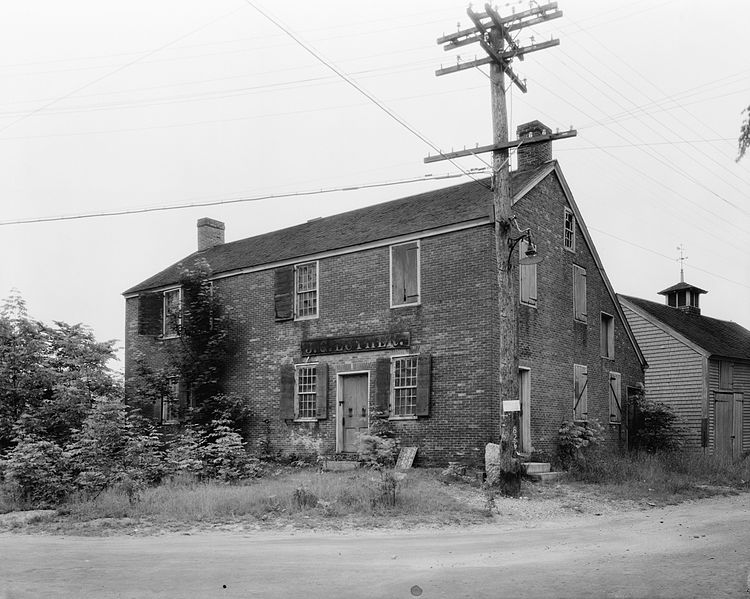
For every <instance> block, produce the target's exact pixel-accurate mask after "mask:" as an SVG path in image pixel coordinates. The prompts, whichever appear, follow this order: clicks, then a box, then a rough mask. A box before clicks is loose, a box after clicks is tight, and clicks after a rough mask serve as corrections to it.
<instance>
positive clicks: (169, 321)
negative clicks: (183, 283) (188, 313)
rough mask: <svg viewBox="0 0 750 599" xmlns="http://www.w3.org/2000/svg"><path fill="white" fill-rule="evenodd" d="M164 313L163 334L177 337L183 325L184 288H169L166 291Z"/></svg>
mask: <svg viewBox="0 0 750 599" xmlns="http://www.w3.org/2000/svg"><path fill="white" fill-rule="evenodd" d="M162 314H163V315H164V319H163V330H162V335H164V337H177V336H178V335H179V334H180V327H181V325H182V289H180V288H177V289H169V290H167V291H165V292H164V309H163V311H162Z"/></svg>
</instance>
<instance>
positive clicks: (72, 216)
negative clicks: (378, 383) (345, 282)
mask: <svg viewBox="0 0 750 599" xmlns="http://www.w3.org/2000/svg"><path fill="white" fill-rule="evenodd" d="M483 172H485V169H482V168H477V169H471V170H469V173H471V174H468V173H467V172H466V171H462V172H461V173H445V174H442V175H424V176H422V177H413V178H409V179H398V180H392V181H380V182H377V183H360V184H355V185H346V186H341V187H331V188H326V189H314V190H309V191H292V192H286V193H272V194H264V195H257V196H251V197H246V198H231V199H222V200H204V201H199V202H190V203H180V204H170V205H165V206H145V207H142V208H123V209H121V210H109V211H101V212H88V213H81V214H69V215H61V216H40V217H31V218H21V219H13V220H6V221H0V226H9V225H29V224H38V223H50V222H60V221H69V220H82V219H89V218H103V217H110V216H125V215H132V214H146V213H149V212H166V211H171V210H184V209H188V208H202V207H205V206H224V205H230V204H241V203H246V202H259V201H261V200H275V199H283V198H293V197H302V196H313V195H322V194H328V193H335V192H344V191H358V190H363V189H374V188H378V187H392V186H394V185H404V184H407V183H422V182H430V181H438V180H443V179H455V178H458V177H464V176H469V177H471V178H472V179H474V181H475V182H477V183H479V184H482V181H479V180H477V179H476V178H474V176H473V175H477V174H480V173H483ZM485 187H486V186H485Z"/></svg>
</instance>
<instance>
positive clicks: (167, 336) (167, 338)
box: [161, 335, 180, 340]
mask: <svg viewBox="0 0 750 599" xmlns="http://www.w3.org/2000/svg"><path fill="white" fill-rule="evenodd" d="M179 338H180V336H179V335H162V336H161V339H162V340H169V339H179Z"/></svg>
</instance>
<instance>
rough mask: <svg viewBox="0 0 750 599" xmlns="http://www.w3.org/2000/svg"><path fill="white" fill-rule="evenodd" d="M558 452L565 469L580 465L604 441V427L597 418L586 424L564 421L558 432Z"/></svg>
mask: <svg viewBox="0 0 750 599" xmlns="http://www.w3.org/2000/svg"><path fill="white" fill-rule="evenodd" d="M558 435H559V436H558V451H559V453H560V460H561V462H562V465H563V467H564V468H570V467H572V466H574V465H580V464H582V463H584V462H585V461H586V459H587V455H588V454H591V453H592V450H594V449H595V448H596V447H597V446H598V445H599V444H600V443H601V442H602V441H604V427H603V426H602V425H601V424H600V423H599V421H598V420H596V419H595V418H593V419H591V420H588V421H586V422H572V421H564V422H563V423H562V425H560V430H559V431H558Z"/></svg>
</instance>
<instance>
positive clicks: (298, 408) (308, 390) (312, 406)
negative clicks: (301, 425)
mask: <svg viewBox="0 0 750 599" xmlns="http://www.w3.org/2000/svg"><path fill="white" fill-rule="evenodd" d="M294 374H295V377H294V378H295V384H294V386H295V393H294V418H295V419H298V420H307V419H315V418H316V416H317V396H318V365H317V364H300V365H298V366H297V367H296V368H295V373H294Z"/></svg>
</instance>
